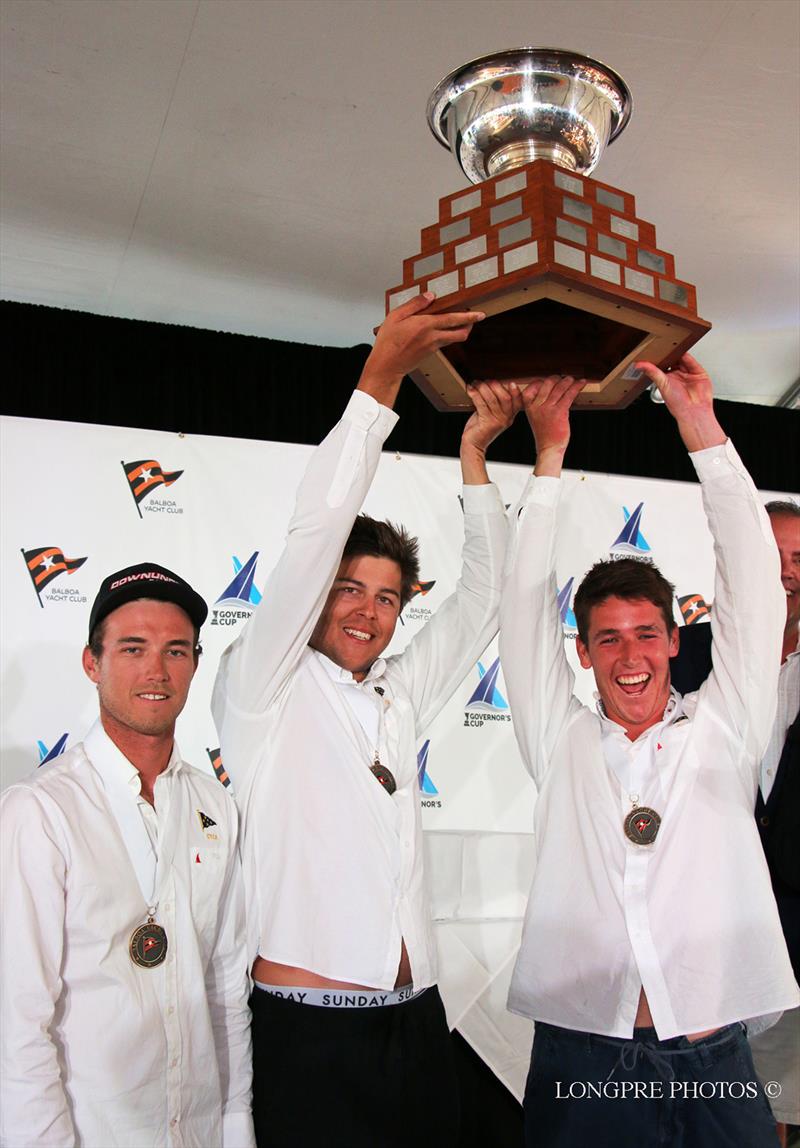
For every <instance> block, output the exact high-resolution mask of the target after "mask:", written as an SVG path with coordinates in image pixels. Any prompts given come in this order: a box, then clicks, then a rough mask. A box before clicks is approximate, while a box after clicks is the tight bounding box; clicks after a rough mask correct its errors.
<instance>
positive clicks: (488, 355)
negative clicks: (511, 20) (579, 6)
mask: <svg viewBox="0 0 800 1148" xmlns="http://www.w3.org/2000/svg"><path fill="white" fill-rule="evenodd" d="M631 111H632V100H631V96H630V92H629V91H628V88H627V86H626V85H625V83H624V81H623V80H622V79H621V78H620V77H619V76H618V75H617V74H616V73H615V72H613V71H612V70H611V69H610V68H607V67H605V65H603V64H600V63H598V62H597V61H596V60H592V59H589V58H588V57H586V56H581V55H577V54H576V53H574V52H567V51H562V50H560V49H554V48H519V49H512V50H509V51H507V52H500V53H497V54H494V55H492V56H485V57H482V58H481V59H479V60H474V61H472V62H471V63H469V64H465V65H464V66H463V67H461V68H458V69H457V70H456V71H454V72H451V73H450V75H448V76H446V77H445V79H443V80H442V81H441V83H440V84H438V85H437V87H436V88H435V90H434V91H433V93H432V95H431V97H430V100H429V101H428V122H429V124H430V126H431V129H432V130H433V133H434V135H435V136H436V137H437V139H438V140H439V141H440V142H441V143H442V144H443V145H444V146H445V147H447V148H449V149H450V150H452V151H453V153H454V154H455V156H456V158H457V159H458V161H459V164H460V166H461V168H462V170H463V172H464V173H465V174H466V175H467V177H468V178H469V179H470V180H471V181H472V183H474V184H475V185H476V186H475V187H473V188H471V189H467V190H463V189H462V190H461V191H458V192H455V193H454V194H452V195H447V196H445V197H444V198H443V199H441V200H440V201H439V218H438V220H437V222H436V223H433V224H432V225H431V226H429V227H425V228H423V230H422V233H421V241H420V249H419V251H418V252H417V253H416V254H414V255H412V256H411V257H410V258H408V259H406V260H404V262H403V280H402V283H400V284H398V286H396V287H392V288H390V289H389V290H388V291H387V292H386V312H387V314H388V313H389V311H391V310H393V309H394V308H395V307H398V306H400V304H402V303H404V302H406V301H407V300H408V299H411V298H413V297H414V296H415V295H417V294H419V292H421V291H426V290H428V291H432V292H434V294H435V295H436V301H435V302H434V303H433V304H432V305H431V309H432V310H434V311H463V310H481V311H485V312H486V315H487V318H486V319H485V320H484V321H483V322H482V323H479V324H477V325H476V326H475V327H473V329H472V333H471V334H470V337H469V339H468V340H467V342H466V343H459V344H456V345H454V346H452V347H447V348H444V349H443V350H441V351H438V352H436V353H435V354H433V355H430V356H429V357H428V358H427V359H426V360H425V361H424V362H423V363H421V364H420V366H419V368H418V369H417V370H416V371H415V372H414V373H413V374H412V378H413V379H414V380H415V382H416V383H417V384H418V385H419V386H420V387H421V388H422V390H423V391H424V392H425V394H426V395H427V396H428V398H429V399H430V400H431V402H432V403H433V404H434V406H436V407H437V408H438V409H439V410H462V411H464V410H469V409H470V408H471V406H472V403H471V401H470V399H469V396H468V395H467V392H466V385H467V383H470V382H472V381H473V380H476V379H512V378H519V377H524V376H528V375H547V374H554V373H559V374H570V375H575V376H576V377H579V378H586V379H587V386H586V387H585V388H584V390H583V391H582V392H581V394H580V395H579V397H578V399H577V401H576V404H575V405H576V406H577V407H584V408H592V407H602V408H621V407H625V406H627V405H628V404H629V403H630V402H632V401H633V399H635V398H636V397H637V396H638V395H639V394H640V393H641V392H642V390H643V389H644V387H645V386H646V385H647V380H646V379H644V378H642V377H641V374H640V372H638V371H637V370H636V369H635V367H634V366H633V364H634V362H635V361H636V360H637V359H649V360H652V361H653V362H656V363H658V364H659V365H660V366H662V367H668V366H671V365H673V364H674V363H676V362H677V361H678V359H679V358H680V356H681V355H682V354H683V352H684V351H686V350H688V349H689V347H691V346H692V345H693V344H694V343H696V342H697V340H698V339H700V338H701V337H702V336H703V335H704V334H705V332H706V331H707V330H709V328H710V324H709V323H707V322H706V321H705V320H704V319H701V318H700V317H699V316H698V314H697V299H696V292H695V289H694V287H693V286H692V285H691V284H689V283H686V282H684V281H683V280H681V279H678V278H677V277H676V273H675V261H674V259H673V257H672V256H671V255H670V254H669V253H668V252H666V251H662V250H660V249H659V247H658V245H657V243H656V232H655V227H654V226H653V224H652V223H648V222H646V221H645V220H643V219H639V218H638V217H637V215H636V204H635V202H634V198H633V196H632V195H630V194H629V193H628V192H626V191H622V190H620V189H619V188H614V187H609V186H608V185H607V184H604V183H600V182H598V181H597V180H594V179H590V178H589V172H591V171H593V170H594V168H595V166H596V165H597V163H598V161H599V159H600V156H601V154H602V152H603V149H604V147H605V146H606V144H607V143H610V142H611V141H612V140H613V139H615V138H616V137H617V136H618V135H619V134H620V132H622V130H623V129H624V127H625V125H626V124H627V122H628V120H629V119H630V115H631Z"/></svg>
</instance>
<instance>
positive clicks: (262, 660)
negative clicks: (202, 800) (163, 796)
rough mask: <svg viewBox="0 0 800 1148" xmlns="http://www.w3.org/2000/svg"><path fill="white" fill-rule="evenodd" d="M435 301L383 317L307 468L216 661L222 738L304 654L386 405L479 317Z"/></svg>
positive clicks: (374, 456) (361, 494) (366, 476)
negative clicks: (230, 722)
mask: <svg viewBox="0 0 800 1148" xmlns="http://www.w3.org/2000/svg"><path fill="white" fill-rule="evenodd" d="M432 298H433V296H431V295H421V296H419V297H418V298H416V299H412V300H411V301H410V302H408V303H406V304H405V305H404V306H402V307H398V308H397V310H395V311H393V312H392V313H391V314H390V315H388V316H387V318H386V320H385V321H384V323H383V325H382V327H381V328H380V330H379V331H378V335H377V338H376V341H375V346H374V347H373V349H372V351H371V353H370V356H369V358H368V359H367V362H366V364H365V366H364V370H363V372H362V375H361V379H360V381H359V384H358V387H357V388H356V393H355V394H354V395H353V397H352V398H351V400H350V403H349V404H348V407H347V410H346V411H345V413H344V416H343V418H342V419H341V421H340V422H339V423H337V425H336V426H335V427H334V428H333V430H332V431H331V432H330V434H329V435H328V436H327V437H326V438H325V440H324V441H323V442H322V443H321V445H320V446H319V447H318V448H317V450H316V451H315V453H314V455H313V456H312V458H311V461H310V462H309V465H308V468H307V470H306V473H305V475H304V476H303V479H302V481H301V483H300V486H299V488H298V491H297V501H296V505H295V512H294V515H293V517H292V520H291V522H290V524H289V532H288V536H287V539H286V545H285V547H284V550H283V553H282V554H281V556H280V558H279V559H278V562H277V564H276V566H275V567H274V568H273V570H272V572H271V574H270V575H269V578H268V579H267V583H266V585H265V587H264V592H263V600H262V602H261V604H260V605H259V607H258V609H257V610H256V611H255V613H254V615H253V617H252V618H251V619H250V621H249V622H248V623H247V625H246V626H245V628H244V631H243V633H242V634H241V635H240V636H239V637H238V638H237V639H236V641H235V642H234V643H233V645H232V646H230V647H229V648H228V650H226V652H225V653H224V654H223V656H222V659H221V661H220V669H219V673H218V676H217V682H216V685H215V689H214V697H213V700H212V708H213V711H214V716H215V718H216V719H217V725H218V729H219V732H220V734H222V732H223V731H222V729H221V728H219V727H220V726H221V725H222V724H223V722H224V719H225V717H226V716H228V715H229V714H230V713H231V712H232V711H238V713H240V714H244V715H247V714H255V713H260V712H263V711H264V710H265V709H266V708H267V706H268V705H269V703H270V701H271V699H272V698H273V697H274V696H275V694H276V692H277V691H278V689H279V688H280V686H281V684H282V683H283V682H284V681H285V680H286V678H287V675H288V674H289V673H290V672H291V670H292V669H293V667H294V666H295V664H296V663H297V660H298V658H299V657H300V655H301V654H302V652H303V650H304V649H305V646H306V644H307V642H308V639H309V637H310V635H311V632H312V630H313V628H314V625H315V623H316V621H317V618H318V616H319V613H320V611H321V609H322V607H323V605H324V603H325V598H326V596H327V593H328V590H329V589H330V585H331V583H332V581H333V577H334V575H335V573H336V570H337V567H338V563H339V560H340V558H341V554H342V549H343V547H344V544H345V542H346V540H347V536H348V534H349V532H350V528H351V526H352V524H353V520H354V519H355V516H356V515H357V513H358V511H359V510H360V509H361V505H362V503H363V501H364V498H365V497H366V494H367V492H368V490H369V487H370V484H371V482H372V478H373V475H374V474H375V470H376V468H377V466H378V461H379V459H380V453H381V448H382V446H383V443H384V440H385V439H386V437H387V436H388V434H389V432H390V431H391V429H392V427H393V426H394V425H395V422H396V421H397V420H396V416H395V415H394V414H393V413H392V412H391V410H390V409H389V408H390V407H391V405H392V404H393V403H394V400H395V398H396V396H397V392H398V390H399V387H400V383H401V382H402V379H403V376H404V375H405V374H407V372H408V371H410V370H411V369H412V368H413V367H414V366H415V365H416V363H417V362H418V361H419V360H420V358H422V357H424V356H425V355H427V354H428V353H430V351H431V350H434V349H436V348H438V347H442V346H446V345H448V344H450V343H454V342H459V341H463V340H464V339H466V337H467V335H468V334H469V331H470V330H471V327H472V324H473V323H474V322H477V321H478V319H480V318H482V315H481V314H480V312H460V313H457V314H439V315H431V314H428V313H427V308H428V306H429V304H430V302H431V300H432ZM230 764H233V765H234V769H235V763H230ZM238 781H239V779H237V778H236V776H235V774H234V783H235V784H237V783H238Z"/></svg>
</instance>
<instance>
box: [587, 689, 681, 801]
mask: <svg viewBox="0 0 800 1148" xmlns="http://www.w3.org/2000/svg"><path fill="white" fill-rule="evenodd" d="M601 705H602V703H600V702H598V710H600V706H601ZM600 712H601V713H602V712H603V711H602V710H600ZM682 713H683V698H682V697H681V695H680V694H679V693H678V692H677V691H676V690H672V691H671V694H670V699H669V701H668V702H667V705H666V709H665V710H664V718H663V719H662V721H660V722H659V723H658V724H657V725H654V726H651V727H650V729H649V730H647V732H646V733H645V734H643V735H642V737H641V738H640V739H639V744H638V745H637V746H636V749H635V752H631V750H632V749H633V748H634V743H631V742H629V741H628V739H627V737H625V736H624V731H623V729H622V726H618V725H617V724H616V723H615V722H610V721H608V720H606V721H603V722H602V723H601V738H602V745H603V756H604V757H605V759H606V765H607V766H608V767H609V769H610V770H612V772H613V773H614V774H615V775H616V777H617V779H618V780H619V783H620V785H621V786H622V789H623V792H624V793H625V794H626V795H627V797H628V800H629V801H630V802H631V805H632V806H636V805H649V806H652V807H655V808H656V809H661V810H663V809H664V795H663V793H662V790H661V781H660V776H659V773H660V771H659V769H658V767H657V765H656V744H657V743H658V738H659V737H660V735H661V733H662V731H663V730H664V729H665V728H666V727H667V726H668V725H672V723H673V722H676V721H677V720H678V718H679V717H680V716H681V714H682ZM603 716H604V717H605V714H603ZM618 731H619V732H618ZM620 733H622V737H620ZM623 738H624V744H623ZM629 747H630V748H629ZM645 793H646V794H647V799H645V798H644V796H643V795H644V794H645Z"/></svg>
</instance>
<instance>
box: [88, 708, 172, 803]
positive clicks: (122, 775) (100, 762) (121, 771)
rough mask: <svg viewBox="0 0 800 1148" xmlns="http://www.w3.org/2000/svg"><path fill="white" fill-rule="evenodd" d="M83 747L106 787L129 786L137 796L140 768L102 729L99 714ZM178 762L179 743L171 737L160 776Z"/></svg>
mask: <svg viewBox="0 0 800 1148" xmlns="http://www.w3.org/2000/svg"><path fill="white" fill-rule="evenodd" d="M83 747H84V749H85V750H86V756H87V757H88V758H89V761H90V762H91V763H92V765H93V766H94V768H95V769H96V770H97V772H98V773H99V774H100V779H101V780H102V782H103V786H104V787H105V789H106V791H109V790H112V789H114V790H117V791H125V790H128V791H129V792H130V793H131V794H132V795H133V796H134V797H138V796H139V794H140V793H141V791H142V779H141V777H140V776H139V770H138V769H137V768H136V766H135V765H133V764H132V763H131V762H130V761H128V759H127V757H126V756H125V754H124V753H123V752H122V750H121V749H119V747H118V746H116V745H115V744H114V742H113V741H112V740H111V738H110V737H109V736H108V734H107V733H106V731H105V730H104V729H103V723H102V721H101V720H100V718H98V719H97V721H96V722H95V723H94V725H93V726H92V728H91V729H90V730H89V732H88V733H87V735H86V737H85V738H84V739H83ZM181 765H182V762H181V755H180V751H179V749H178V743H177V742H175V741H173V743H172V753H171V754H170V758H169V761H168V763H167V768H166V769H165V770H164V771H163V774H162V775H161V776H165V775H166V774H170V773H177V772H178V770H179V769H180V768H181Z"/></svg>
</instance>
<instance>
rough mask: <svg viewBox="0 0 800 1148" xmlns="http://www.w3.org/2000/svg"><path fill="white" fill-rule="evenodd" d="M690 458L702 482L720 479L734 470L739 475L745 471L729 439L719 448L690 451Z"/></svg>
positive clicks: (710, 447) (712, 447) (711, 447)
mask: <svg viewBox="0 0 800 1148" xmlns="http://www.w3.org/2000/svg"><path fill="white" fill-rule="evenodd" d="M689 458H690V459H691V460H692V464H693V466H694V469H695V470H696V471H697V477H698V478H699V479H700V481H701V482H703V481H704V480H706V479H709V478H719V477H720V476H721V475H722V474H729V473H730V472H731V471H732V470H735V471H738V472H739V473H741V472H742V471H743V470H744V464H743V463H742V460H741V459H740V458H739V455H738V454H737V452H736V448H735V447H734V445H733V443H732V442H731V440H730V439H729V438H728V439H725V442H723V443H720V444H719V445H718V446H708V447H706V448H705V450H695V451H689Z"/></svg>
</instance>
